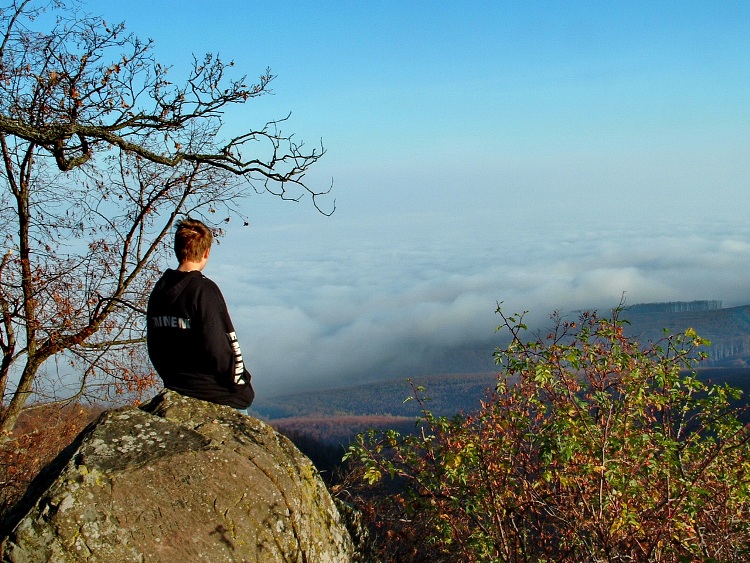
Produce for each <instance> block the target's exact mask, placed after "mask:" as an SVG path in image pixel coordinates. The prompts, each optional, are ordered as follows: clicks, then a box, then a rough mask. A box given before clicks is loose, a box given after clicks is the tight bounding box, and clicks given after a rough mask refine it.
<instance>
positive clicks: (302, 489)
mask: <svg viewBox="0 0 750 563" xmlns="http://www.w3.org/2000/svg"><path fill="white" fill-rule="evenodd" d="M1 532H2V536H1V537H2V561H3V562H12V563H32V562H37V561H38V562H42V561H43V562H48V561H50V562H73V561H98V562H102V563H110V562H111V563H115V562H116V563H125V562H129V561H133V562H162V561H163V562H170V563H172V562H175V561H178V562H179V561H181V562H185V563H187V562H191V563H192V562H194V561H211V562H218V561H245V562H258V563H272V562H275V561H279V562H281V561H283V562H300V563H302V562H316V563H325V562H348V561H352V557H353V555H352V554H353V552H354V548H353V546H352V541H351V538H350V535H349V532H348V531H347V529H346V526H345V523H344V521H343V519H342V517H341V515H340V513H339V511H338V510H337V508H336V506H335V505H334V503H333V501H332V499H331V497H330V494H329V493H328V491H327V489H326V487H325V485H324V483H323V481H322V479H321V478H320V476H319V475H318V473H317V471H316V470H315V468H314V467H313V465H312V463H311V462H310V460H309V459H308V458H307V457H305V456H304V455H303V454H302V453H300V452H299V450H297V448H296V447H295V446H294V445H293V444H292V443H291V442H290V441H289V440H288V439H287V438H285V437H283V436H281V435H280V434H278V433H277V432H275V431H274V430H273V429H272V428H271V427H270V426H268V425H267V424H265V423H263V422H262V421H260V420H258V419H255V418H253V417H251V416H247V415H245V414H242V413H240V412H238V411H236V410H234V409H232V408H230V407H224V406H221V405H215V404H212V403H207V402H204V401H199V400H196V399H191V398H188V397H184V396H181V395H178V394H177V393H174V392H172V391H167V390H165V391H162V392H161V393H159V394H158V395H157V396H156V397H154V399H152V400H151V401H150V402H149V403H147V404H145V405H143V406H142V407H141V408H135V407H123V408H120V409H114V410H110V411H107V412H105V413H103V414H102V416H101V417H99V419H97V421H95V422H94V423H92V424H91V425H90V426H89V427H88V428H87V429H86V430H85V431H84V432H83V433H82V434H81V435H80V436H79V437H78V438H77V439H76V440H75V441H74V442H73V443H72V444H71V445H70V446H69V447H68V448H66V450H65V451H63V453H61V454H60V456H59V457H58V458H57V459H56V460H55V462H53V463H52V464H51V465H50V466H49V467H47V468H46V469H45V470H44V471H43V472H42V473H41V474H40V475H39V477H37V479H36V480H35V482H34V483H32V486H31V487H30V488H29V491H28V492H27V494H26V496H25V497H24V499H23V500H22V501H21V503H19V505H18V507H17V508H16V510H15V511H13V513H12V514H11V515H10V517H9V518H8V519H6V521H5V522H4V523H3V527H2V530H1Z"/></svg>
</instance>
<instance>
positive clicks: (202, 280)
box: [146, 218, 255, 409]
mask: <svg viewBox="0 0 750 563" xmlns="http://www.w3.org/2000/svg"><path fill="white" fill-rule="evenodd" d="M212 242H213V235H212V234H211V230H210V229H209V228H208V227H207V226H206V225H204V224H203V223H202V222H200V221H198V220H195V219H190V218H186V219H184V220H182V221H179V222H178V223H177V231H176V233H175V240H174V251H175V254H176V255H177V260H178V262H179V265H178V266H177V269H176V270H172V269H167V270H166V272H164V274H163V276H162V277H161V278H160V279H159V281H158V282H157V283H156V286H155V287H154V290H153V292H152V293H151V296H150V297H149V300H148V308H147V311H146V315H147V322H148V324H147V328H146V341H147V345H148V354H149V357H150V358H151V363H153V365H154V368H156V372H157V373H158V374H159V376H160V377H161V379H162V380H163V381H164V386H165V387H166V388H167V389H171V390H173V391H176V392H177V393H180V394H182V395H187V396H189V397H194V398H196V399H202V400H204V401H209V402H212V403H218V404H221V405H228V406H230V407H234V408H237V409H246V408H247V407H249V406H250V405H251V404H252V402H253V399H254V397H255V391H254V390H253V387H252V384H251V383H250V379H251V376H250V372H248V370H247V369H246V368H245V364H244V362H243V360H242V352H241V351H240V345H239V343H238V342H237V335H236V334H235V331H234V326H233V325H232V320H231V319H230V318H229V312H228V311H227V306H226V303H225V302H224V297H223V296H222V294H221V291H220V290H219V287H218V286H217V285H216V284H215V283H214V282H213V281H211V280H210V279H208V278H207V277H205V276H204V275H203V274H202V273H201V272H202V270H203V268H205V266H206V263H207V262H208V256H209V254H210V252H211V244H212Z"/></svg>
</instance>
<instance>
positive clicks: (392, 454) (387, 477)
mask: <svg viewBox="0 0 750 563" xmlns="http://www.w3.org/2000/svg"><path fill="white" fill-rule="evenodd" d="M498 313H499V314H500V315H501V317H502V321H503V322H502V325H501V327H500V329H503V330H505V331H508V332H510V336H511V342H510V344H509V345H508V346H507V347H505V348H502V349H498V350H497V351H496V354H495V355H496V362H497V364H498V365H499V367H500V373H499V377H498V382H497V389H496V391H495V392H494V393H493V394H492V395H491V396H489V397H488V398H487V400H486V401H485V402H483V403H482V406H481V408H480V409H479V411H478V412H476V413H474V414H471V415H466V416H458V417H455V418H445V417H435V416H433V415H432V414H431V413H430V412H429V411H428V410H427V409H426V408H423V417H422V426H421V432H420V433H418V434H412V435H402V434H400V433H398V432H396V431H384V432H383V431H372V432H370V433H368V434H363V435H360V436H359V437H358V439H357V442H356V443H355V444H354V445H353V446H352V447H351V448H350V450H349V452H348V454H347V456H348V459H349V461H350V462H351V464H352V468H353V472H354V475H358V476H359V478H360V480H359V486H358V487H356V486H354V487H353V486H351V485H350V487H349V488H348V489H346V491H345V493H346V496H347V497H348V498H350V499H354V500H355V501H357V502H358V503H359V505H360V507H361V508H362V509H363V511H364V513H365V514H366V515H369V517H370V519H371V524H372V526H373V529H374V530H375V531H376V533H377V534H378V536H379V537H380V539H381V547H382V549H381V551H382V556H383V558H384V559H386V560H389V561H403V560H407V559H408V560H410V561H570V562H574V561H696V560H701V561H741V560H747V559H748V558H749V557H750V543H748V537H750V447H749V446H748V441H749V440H750V434H749V431H748V427H747V426H744V425H743V423H742V422H741V414H742V413H741V412H740V411H741V408H740V407H739V406H738V402H737V401H738V399H739V392H738V391H736V390H734V389H732V388H729V387H727V386H718V385H713V384H711V383H706V382H702V381H700V380H699V379H698V378H697V377H696V376H695V373H694V368H695V366H696V365H697V364H698V362H700V361H701V358H702V352H701V348H702V347H703V346H704V345H706V344H707V343H706V342H705V341H704V340H702V339H701V338H700V337H699V336H698V335H696V334H695V333H694V331H692V330H688V331H687V332H686V333H684V334H676V335H669V334H665V336H664V338H663V339H662V340H661V341H660V342H657V343H653V344H647V345H644V344H641V343H639V342H637V341H635V340H634V339H631V338H628V337H625V336H624V335H623V321H621V320H620V319H619V318H618V317H619V315H620V314H621V313H622V311H621V310H620V309H617V310H615V311H614V313H613V315H612V318H611V319H605V318H600V317H599V316H598V315H597V314H595V313H584V314H581V315H580V317H579V318H577V319H576V321H567V320H564V319H563V318H561V317H560V316H559V315H553V317H552V318H553V326H554V328H553V329H552V330H551V331H550V333H549V334H547V335H546V336H545V337H536V338H531V339H529V340H525V339H524V334H525V331H526V330H527V329H526V326H525V325H524V324H523V315H517V316H508V317H506V316H505V315H504V314H503V312H502V310H501V309H500V308H498ZM422 396H423V390H421V389H415V397H416V398H417V400H419V401H422V399H421V398H422ZM422 405H423V407H424V403H422ZM372 487H374V489H373V488H372ZM383 487H389V488H386V489H383Z"/></svg>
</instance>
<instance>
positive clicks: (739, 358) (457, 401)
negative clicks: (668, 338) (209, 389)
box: [252, 301, 750, 422]
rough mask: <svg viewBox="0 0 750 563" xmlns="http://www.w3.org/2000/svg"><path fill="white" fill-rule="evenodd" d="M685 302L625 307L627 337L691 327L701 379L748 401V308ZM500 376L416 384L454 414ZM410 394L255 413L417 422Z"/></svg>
mask: <svg viewBox="0 0 750 563" xmlns="http://www.w3.org/2000/svg"><path fill="white" fill-rule="evenodd" d="M682 303H683V302H674V303H662V304H646V305H638V306H633V307H630V308H627V309H626V310H625V311H624V312H623V313H622V315H621V318H623V319H627V320H628V321H629V323H630V324H629V325H627V326H626V329H625V330H626V333H627V334H629V335H630V336H633V337H635V338H636V339H638V340H639V341H640V342H641V343H643V344H645V343H647V342H649V341H658V340H659V339H661V338H663V337H664V329H667V330H668V331H669V332H670V333H678V332H684V331H685V330H686V329H688V328H693V329H695V331H696V332H697V333H698V334H699V335H700V336H702V337H704V338H707V339H708V340H710V341H711V346H710V347H708V348H707V349H706V351H707V352H708V354H709V361H708V362H706V363H705V364H704V365H705V366H706V367H705V368H703V369H701V370H700V372H699V374H700V376H701V377H702V378H704V379H710V380H712V381H714V382H717V383H721V382H728V383H729V384H730V385H732V386H734V387H739V388H741V389H743V390H744V391H745V397H747V396H748V395H750V306H742V307H731V308H727V309H724V308H721V307H720V304H719V305H718V306H717V305H716V304H717V303H718V302H715V301H710V302H709V301H706V302H687V303H690V304H691V305H689V306H688V305H682ZM697 303H703V304H705V305H696V304H697ZM652 305H653V306H652ZM490 360H491V358H490ZM451 367H452V368H454V369H455V367H456V366H451ZM467 371H469V370H467ZM496 378H497V375H496V373H494V372H489V371H488V372H481V373H463V374H462V373H452V374H443V375H434V376H425V377H415V378H413V383H414V385H421V386H424V387H425V389H426V391H425V396H426V397H429V401H428V403H427V408H429V409H430V410H431V411H432V412H433V413H435V414H439V415H446V416H451V415H453V414H456V413H458V412H462V411H463V412H471V411H473V410H476V408H477V407H478V406H479V401H480V400H482V399H483V398H484V397H485V396H486V393H487V391H488V390H489V389H492V388H494V385H495V381H496ZM411 396H412V389H411V387H410V384H409V383H408V382H407V376H404V377H403V378H396V379H389V380H387V381H381V382H376V383H369V384H365V385H358V386H352V387H347V388H339V389H320V390H317V391H315V392H309V391H308V392H304V393H296V394H289V395H284V396H280V397H271V398H259V399H258V400H257V402H256V403H255V404H254V405H253V409H252V410H253V413H254V414H256V415H258V416H261V417H263V418H267V419H270V420H273V419H289V418H296V417H326V416H328V417H351V416H368V417H373V416H385V417H389V416H391V417H412V418H416V417H417V416H418V415H419V405H418V404H417V403H416V402H415V401H413V400H412V401H406V402H405V400H406V399H407V398H408V397H411ZM350 422H351V421H350Z"/></svg>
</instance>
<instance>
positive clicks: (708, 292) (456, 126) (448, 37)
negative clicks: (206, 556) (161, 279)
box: [85, 0, 750, 395]
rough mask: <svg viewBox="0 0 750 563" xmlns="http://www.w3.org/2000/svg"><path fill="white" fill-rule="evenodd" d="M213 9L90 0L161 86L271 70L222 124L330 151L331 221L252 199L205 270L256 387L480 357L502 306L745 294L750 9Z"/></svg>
mask: <svg viewBox="0 0 750 563" xmlns="http://www.w3.org/2000/svg"><path fill="white" fill-rule="evenodd" d="M207 5H208V4H207V3H206V2H197V1H191V0H183V1H180V2H173V1H165V0H161V1H160V0H150V1H148V2H147V1H145V0H129V1H128V2H124V1H123V2H104V1H103V0H96V1H91V2H87V3H85V6H86V8H87V9H88V10H89V11H91V12H93V13H97V14H100V15H103V16H104V17H105V19H107V20H110V21H125V23H126V25H127V28H128V29H129V30H130V31H132V32H134V33H136V34H138V35H140V36H144V37H151V38H153V39H154V40H155V42H156V53H157V55H158V56H159V58H160V60H162V61H163V62H165V63H171V64H173V65H174V67H175V68H174V72H175V74H176V75H179V72H180V70H181V69H182V68H184V64H185V63H186V62H188V61H189V60H190V56H191V54H192V53H196V54H198V55H202V54H203V53H205V52H218V53H220V54H221V55H222V57H224V58H226V59H233V60H234V61H235V62H236V64H237V68H238V69H241V72H242V73H243V74H245V73H246V74H247V75H248V76H249V77H250V78H252V77H255V76H258V75H259V74H260V73H261V72H263V71H264V69H265V68H266V67H270V68H271V70H272V72H273V73H274V74H275V75H277V79H276V80H275V81H274V82H273V90H274V95H273V96H269V97H266V98H263V99H260V100H256V101H253V102H251V103H250V104H248V106H247V107H246V108H243V110H242V111H241V112H236V113H232V114H231V115H229V116H227V117H228V119H227V125H226V127H227V130H228V132H231V131H241V130H243V128H245V127H252V126H256V125H259V124H262V123H264V122H265V121H266V120H268V119H272V118H278V117H283V116H285V115H286V114H287V113H288V112H290V111H291V112H292V115H291V118H290V121H289V123H288V125H287V126H286V127H287V130H288V131H290V132H292V131H293V132H295V134H296V136H297V137H298V138H299V139H304V140H305V141H306V142H307V143H309V144H316V143H318V142H320V140H321V139H322V141H323V144H324V145H325V147H326V149H327V150H328V154H327V155H326V156H325V158H324V159H323V160H322V161H321V162H320V163H319V164H318V166H317V168H316V169H315V170H314V171H313V172H312V173H311V174H310V175H309V179H310V180H311V181H312V182H313V183H315V184H316V185H319V186H322V187H324V186H326V185H327V184H328V183H329V182H330V181H331V179H333V181H334V189H333V196H332V197H335V199H336V205H337V211H336V212H335V214H334V215H333V216H332V217H330V218H326V217H323V216H321V215H319V214H317V213H316V212H315V211H314V209H313V208H312V206H311V205H310V204H309V201H308V202H307V203H305V202H304V200H303V202H301V203H299V204H294V203H287V202H281V201H278V200H276V199H275V198H273V197H271V196H264V195H261V196H254V197H252V198H250V199H249V200H247V202H246V204H245V206H244V209H245V212H246V214H247V215H248V216H249V218H250V221H251V223H252V225H251V227H249V228H242V227H241V226H240V225H234V226H230V228H229V229H228V233H227V236H226V237H225V239H224V240H223V241H222V242H221V244H220V246H219V247H218V248H216V249H215V251H214V254H213V255H212V260H211V262H210V263H209V266H208V268H207V269H206V271H205V273H206V274H207V275H208V276H209V277H212V278H213V279H215V280H216V281H217V282H219V284H220V285H221V286H222V288H223V290H224V293H225V297H226V299H227V302H228V304H229V307H230V312H231V313H232V316H233V318H234V321H235V325H236V328H237V332H238V334H239V337H240V341H241V344H242V347H243V351H244V352H245V355H246V356H247V359H248V364H249V367H250V369H251V371H253V373H254V380H255V384H256V388H257V390H258V392H259V394H261V395H264V394H265V395H269V394H274V393H281V392H285V391H290V390H298V389H306V388H309V389H314V388H317V387H321V386H339V385H348V384H354V383H358V382H361V381H367V380H372V379H376V378H378V377H394V376H396V377H408V376H410V375H416V374H418V373H423V372H435V371H442V369H441V368H443V367H445V368H446V369H447V368H448V367H450V366H449V363H450V358H451V357H453V358H456V357H462V356H461V355H462V354H464V355H465V354H466V351H467V350H478V351H479V352H477V353H479V354H481V353H482V352H481V351H482V350H485V349H486V350H487V354H488V355H489V354H491V351H492V348H493V346H494V344H495V343H496V341H497V337H496V335H495V334H494V327H495V325H496V324H497V323H498V319H497V318H496V316H495V315H494V309H495V304H496V302H497V301H502V302H503V303H504V308H505V309H506V310H510V311H515V310H530V311H531V313H530V315H531V317H532V318H534V319H540V320H541V319H544V318H546V315H547V314H548V313H550V312H551V311H552V310H553V309H561V310H563V311H572V310H575V309H579V308H591V307H596V308H609V307H612V306H614V305H616V304H617V302H618V301H619V298H620V296H621V295H622V294H623V292H625V294H626V297H627V300H628V302H629V303H639V302H647V301H667V300H692V299H719V300H722V301H723V302H724V305H725V306H735V305H744V304H749V303H750V282H748V272H749V271H750V226H748V210H749V209H750V205H749V204H750V3H748V2H746V1H739V2H730V1H722V2H715V1H705V2H690V1H679V2H677V1H675V2H658V1H657V2H654V1H651V2H635V1H632V2H554V1H551V2H472V1H469V2H466V1H462V2H420V1H416V2H367V3H365V2H314V3H313V2H294V3H292V2H283V1H281V2H278V1H274V2H269V1H260V2H259V1H231V0H230V1H225V2H222V3H215V4H213V3H212V4H210V7H207ZM454 352H455V353H454ZM443 361H445V362H446V363H445V364H441V362H443ZM488 361H491V358H488Z"/></svg>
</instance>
